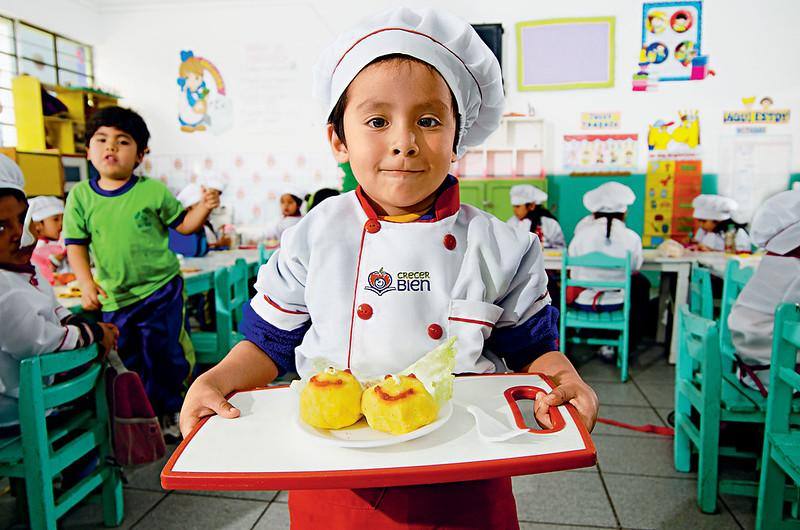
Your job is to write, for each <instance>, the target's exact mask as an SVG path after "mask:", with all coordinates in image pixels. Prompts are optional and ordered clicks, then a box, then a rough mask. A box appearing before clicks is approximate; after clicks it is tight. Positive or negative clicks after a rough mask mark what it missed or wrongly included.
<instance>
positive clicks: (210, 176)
mask: <svg viewBox="0 0 800 530" xmlns="http://www.w3.org/2000/svg"><path fill="white" fill-rule="evenodd" d="M201 181H202V184H203V186H205V187H206V188H207V189H210V190H217V191H219V192H220V193H222V192H223V191H225V186H226V184H225V181H224V180H223V179H222V177H220V176H219V175H217V174H216V173H211V172H207V173H205V174H204V175H203V176H202V178H201Z"/></svg>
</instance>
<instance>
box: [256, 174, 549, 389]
mask: <svg viewBox="0 0 800 530" xmlns="http://www.w3.org/2000/svg"><path fill="white" fill-rule="evenodd" d="M453 191H454V192H455V193H454V194H452V195H450V197H451V199H452V200H451V201H449V202H450V203H451V204H450V205H449V206H447V205H446V207H445V209H444V210H441V211H443V212H445V213H442V214H441V215H440V216H439V217H437V218H436V219H434V220H433V221H427V222H424V221H422V222H412V223H393V222H389V221H386V220H379V219H377V216H376V215H375V214H374V212H373V211H372V209H371V208H370V206H369V204H368V203H367V202H366V201H364V200H363V199H360V198H359V196H358V195H357V193H356V192H350V193H346V194H343V195H340V196H338V197H331V198H330V199H327V200H326V201H325V202H323V203H322V204H320V205H319V206H318V207H316V208H314V209H313V210H312V211H311V212H310V213H309V214H308V215H306V216H305V217H303V219H302V220H301V221H300V222H299V223H298V224H297V225H296V226H294V227H292V228H290V229H288V230H287V231H286V232H284V234H283V239H282V240H281V248H280V250H279V251H278V252H276V253H275V254H273V255H272V257H271V258H270V260H269V261H268V262H267V263H266V264H265V265H263V266H262V267H261V269H260V270H259V273H258V280H257V282H256V285H255V287H256V289H257V291H258V294H257V295H256V296H255V297H254V298H253V300H252V301H251V306H252V308H253V309H254V310H255V312H256V313H258V315H259V316H260V317H261V318H262V319H264V320H265V321H267V322H269V323H270V324H272V325H273V326H276V327H278V328H280V329H283V330H286V331H290V330H294V329H297V328H299V327H300V326H302V325H303V324H304V323H305V322H307V321H308V320H309V318H311V319H312V321H311V328H310V329H309V330H308V332H307V333H306V334H305V336H304V338H303V342H302V344H301V345H300V346H299V347H297V349H296V351H295V359H296V364H297V370H298V373H299V374H300V375H301V376H306V377H308V376H310V375H312V374H313V373H314V372H315V366H314V359H315V358H325V359H327V360H329V361H331V362H332V363H333V364H334V365H336V366H339V367H349V368H350V369H351V370H352V371H353V373H354V374H355V375H356V376H357V377H358V378H359V379H362V380H364V379H370V378H375V377H382V376H383V375H385V374H389V373H397V372H399V371H401V370H403V369H405V368H406V367H407V366H409V365H410V364H412V363H413V362H415V361H416V360H418V359H419V358H420V356H422V355H423V354H425V353H426V352H428V351H430V350H432V349H433V348H435V347H436V346H438V345H440V344H442V343H443V342H444V341H445V340H447V339H448V337H457V339H458V340H457V343H456V349H457V355H456V372H457V373H463V372H474V373H487V372H494V371H496V369H497V368H498V365H497V364H496V362H495V361H496V358H492V356H491V355H490V354H488V353H485V352H484V340H485V339H486V338H487V337H488V336H489V334H490V333H491V331H492V329H493V328H495V327H498V328H500V327H507V326H515V325H517V324H520V323H523V322H525V321H527V320H528V319H530V318H531V317H532V316H533V315H535V314H536V313H538V312H539V311H540V310H542V309H543V308H544V307H545V306H546V305H548V304H549V302H550V298H549V296H548V294H547V275H546V274H545V270H544V262H543V258H542V251H541V247H540V245H538V244H534V239H533V237H532V234H530V233H527V234H526V233H522V232H519V231H514V230H512V229H510V228H509V227H508V226H507V225H506V224H505V223H503V222H501V221H499V220H498V219H497V218H495V217H493V216H491V215H489V214H487V213H486V212H483V211H481V210H478V209H477V208H474V207H472V206H469V205H459V204H458V193H457V187H456V186H454V187H453ZM447 194H448V192H445V195H447ZM439 200H440V201H443V200H444V201H445V202H448V201H447V200H446V199H443V198H442V197H440V199H439ZM438 204H439V203H437V207H436V211H437V212H440V207H439V206H438ZM309 313H310V315H311V317H310V316H309Z"/></svg>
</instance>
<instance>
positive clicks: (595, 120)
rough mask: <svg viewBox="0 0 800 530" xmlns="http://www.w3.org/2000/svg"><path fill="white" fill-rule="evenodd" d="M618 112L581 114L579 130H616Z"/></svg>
mask: <svg viewBox="0 0 800 530" xmlns="http://www.w3.org/2000/svg"><path fill="white" fill-rule="evenodd" d="M620 115H621V113H620V112H582V113H581V129H590V130H592V129H618V128H619V122H620Z"/></svg>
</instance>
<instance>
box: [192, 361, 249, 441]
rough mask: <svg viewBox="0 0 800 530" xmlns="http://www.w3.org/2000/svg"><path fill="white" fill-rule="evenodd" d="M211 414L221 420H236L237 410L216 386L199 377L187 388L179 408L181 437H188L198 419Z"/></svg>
mask: <svg viewBox="0 0 800 530" xmlns="http://www.w3.org/2000/svg"><path fill="white" fill-rule="evenodd" d="M212 414H219V415H220V416H222V417H223V418H237V417H238V416H239V409H237V408H236V407H234V406H233V405H231V404H230V403H229V402H228V400H227V399H225V396H224V395H223V394H222V392H221V391H220V390H219V389H218V388H217V387H216V386H214V385H213V384H212V383H210V382H207V380H206V379H204V378H203V376H200V377H198V378H197V379H196V380H195V382H194V383H192V386H191V387H189V391H188V392H187V393H186V399H184V400H183V407H181V418H180V428H181V434H182V435H183V437H184V438H186V437H187V436H189V433H190V432H192V429H193V428H194V426H195V425H197V422H199V421H200V418H204V417H206V416H211V415H212Z"/></svg>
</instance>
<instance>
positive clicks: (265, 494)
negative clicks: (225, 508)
mask: <svg viewBox="0 0 800 530" xmlns="http://www.w3.org/2000/svg"><path fill="white" fill-rule="evenodd" d="M181 493H183V494H186V495H199V496H201V497H225V498H227V499H244V500H248V501H263V502H271V501H272V500H273V499H275V497H276V496H277V495H278V492H277V491H269V490H266V491H182V492H181Z"/></svg>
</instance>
